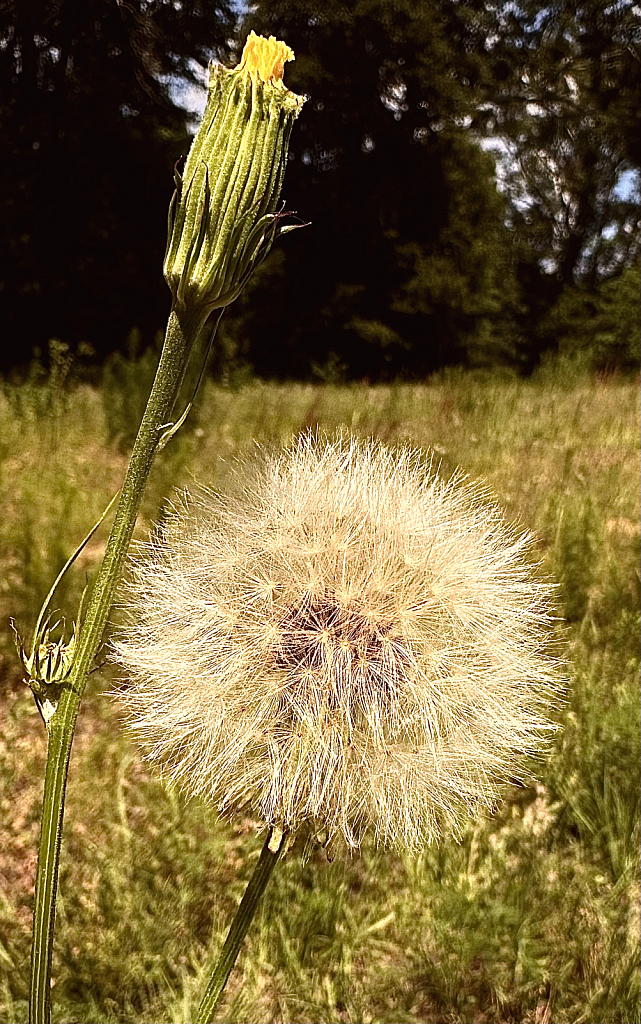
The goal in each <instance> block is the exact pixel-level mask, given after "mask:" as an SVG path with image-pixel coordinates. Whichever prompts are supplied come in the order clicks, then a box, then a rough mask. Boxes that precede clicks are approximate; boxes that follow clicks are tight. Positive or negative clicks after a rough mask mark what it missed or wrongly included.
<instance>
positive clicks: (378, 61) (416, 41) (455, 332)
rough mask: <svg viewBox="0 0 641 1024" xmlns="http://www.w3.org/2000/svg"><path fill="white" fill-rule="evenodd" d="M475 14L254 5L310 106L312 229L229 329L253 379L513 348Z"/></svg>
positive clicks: (423, 2) (307, 215)
mask: <svg viewBox="0 0 641 1024" xmlns="http://www.w3.org/2000/svg"><path fill="white" fill-rule="evenodd" d="M453 6H455V7H457V8H458V10H457V11H452V10H450V8H451V7H453ZM477 6H478V5H477ZM475 11H476V8H475V5H474V4H470V3H464V4H460V5H447V4H443V3H440V2H438V0H397V2H395V3H393V4H391V3H386V2H382V0H356V2H354V3H350V4H346V3H341V2H339V0H296V2H295V3H291V2H282V0H260V2H258V3H257V4H255V5H254V7H253V8H252V13H251V15H250V16H249V17H248V18H247V19H246V22H245V25H244V31H249V29H250V28H251V29H254V30H256V31H268V32H273V33H274V34H276V35H279V36H281V37H282V38H284V39H286V40H287V42H288V43H289V44H290V45H291V46H292V47H293V49H294V51H295V53H296V62H295V63H294V64H293V65H291V66H289V67H288V68H287V71H286V82H287V84H288V85H289V86H290V88H292V89H295V90H297V91H306V92H307V93H309V94H310V99H309V103H308V106H307V108H306V109H304V111H303V114H302V116H301V118H300V121H299V124H298V125H297V128H296V132H295V135H294V137H293V139H292V150H291V156H290V161H291V162H290V166H289V169H288V176H287V179H286V184H285V196H286V198H287V200H288V206H290V207H292V208H294V209H296V210H297V211H298V212H299V215H300V216H301V218H303V219H304V220H309V221H311V222H312V223H311V227H310V228H306V229H304V230H301V231H300V232H297V233H295V234H293V235H291V236H290V237H289V238H288V239H287V242H286V243H285V244H284V245H283V247H282V249H281V251H280V252H279V253H278V254H275V256H274V258H273V259H272V260H271V262H269V263H268V264H266V266H265V268H264V271H263V272H262V274H260V275H258V276H257V279H256V282H255V285H254V286H253V290H252V291H251V294H249V293H248V297H247V299H246V301H244V302H243V300H242V299H241V303H240V309H239V310H238V311H236V312H235V311H232V315H231V318H230V320H229V323H228V326H227V334H228V337H229V336H230V334H231V335H232V336H233V338H234V339H235V341H236V343H237V344H238V345H239V346H240V349H241V352H242V353H243V354H244V356H245V357H246V358H247V359H248V360H249V362H250V363H251V364H252V365H253V366H254V367H255V368H256V369H257V370H258V371H259V372H261V373H265V374H269V373H271V372H277V373H288V372H289V373H291V372H295V373H299V374H305V373H308V372H309V369H310V367H315V368H316V371H317V372H319V373H321V374H327V373H330V372H331V373H333V372H336V370H337V369H338V370H340V369H341V367H343V369H344V371H345V372H347V373H349V374H351V375H357V376H368V377H380V376H386V375H389V376H392V375H395V374H397V373H398V372H406V373H407V372H409V373H413V374H424V373H425V372H428V371H429V370H431V369H434V368H435V367H437V366H440V365H443V364H444V363H449V362H457V361H460V360H464V359H467V358H468V354H469V351H470V349H471V348H474V346H476V347H477V348H479V339H481V338H485V339H486V340H487V338H488V337H489V336H490V335H492V344H493V345H494V344H495V341H494V334H495V330H496V331H498V332H499V334H501V338H500V340H499V341H498V342H497V343H496V344H498V347H499V348H500V347H501V346H504V345H506V344H507V337H508V333H509V332H508V330H507V329H505V323H506V321H507V320H508V319H509V317H510V316H511V315H512V313H511V303H512V297H513V296H512V290H511V285H510V265H509V259H508V236H507V232H506V229H505V227H504V223H503V221H504V214H505V203H504V200H503V199H502V198H501V197H500V196H499V195H498V193H497V190H496V187H495V182H494V174H493V171H494V166H493V162H492V159H491V158H490V157H489V156H488V155H487V154H485V153H483V152H482V150H481V149H480V146H479V140H478V137H477V135H476V134H475V131H474V120H475V111H476V105H477V103H478V99H479V92H478V88H477V83H478V81H479V80H480V77H481V74H482V67H481V66H480V63H479V56H478V53H477V52H475V50H474V48H473V47H472V46H470V45H468V43H469V39H470V29H469V26H468V25H467V22H468V21H471V22H474V17H476V14H475ZM455 16H456V20H455ZM475 23H476V22H474V24H475ZM250 287H251V286H250ZM254 309H256V310H257V312H256V313H254V312H253V310H254ZM480 347H481V348H482V347H483V346H482V345H481V346H480Z"/></svg>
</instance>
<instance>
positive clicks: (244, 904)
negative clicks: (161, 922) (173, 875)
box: [196, 829, 285, 1024]
mask: <svg viewBox="0 0 641 1024" xmlns="http://www.w3.org/2000/svg"><path fill="white" fill-rule="evenodd" d="M272 835H273V830H272V829H270V831H269V833H268V835H267V839H266V840H265V845H264V846H263V849H262V851H261V854H260V857H259V859H258V864H257V865H256V867H255V869H254V873H253V875H252V876H251V878H250V880H249V884H248V886H247V888H246V889H245V893H244V895H243V898H242V900H241V901H240V906H239V907H238V910H237V911H236V916H235V918H234V920H233V921H232V923H231V927H230V929H229V931H228V933H227V938H226V939H225V945H224V946H223V948H222V951H221V953H220V956H219V957H218V961H217V963H216V966H215V967H214V970H213V973H212V975H211V977H210V979H209V984H208V985H207V990H206V992H205V994H204V996H203V998H202V1001H201V1004H200V1006H199V1007H198V1013H197V1015H196V1024H211V1022H212V1021H213V1019H214V1014H215V1012H216V1007H217V1006H218V1003H219V1000H220V997H221V996H222V994H223V991H224V989H225V985H226V984H227V979H228V978H229V975H230V974H231V972H232V969H233V967H234V964H235V963H236V958H237V956H238V954H239V952H240V947H241V946H242V944H243V942H244V940H245V936H246V935H247V932H248V930H249V926H250V924H251V923H252V921H253V919H254V914H255V913H256V910H257V909H258V904H259V903H260V899H261V897H262V895H263V893H264V891H265V889H266V887H267V883H268V881H269V879H270V876H271V873H272V871H273V870H274V868H275V867H276V862H277V860H278V857H279V855H280V852H281V850H282V849H283V846H284V843H285V837H284V836H283V837H282V838H281V841H280V843H279V844H278V848H277V849H276V851H275V852H274V851H273V849H272V848H271V846H273V843H272ZM270 844H271V845H270Z"/></svg>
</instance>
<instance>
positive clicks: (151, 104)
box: [0, 0, 233, 365]
mask: <svg viewBox="0 0 641 1024" xmlns="http://www.w3.org/2000/svg"><path fill="white" fill-rule="evenodd" d="M232 24H233V21H232V15H231V9H230V5H229V2H228V0H216V2H215V3H209V2H206V0H181V2H180V3H171V2H169V0H127V2H124V0H29V2H28V3H25V2H24V0H9V2H6V0H5V3H4V4H3V5H2V6H1V7H0V82H1V83H2V97H1V99H2V102H1V104H0V132H1V133H2V138H3V144H4V153H3V160H2V165H1V168H0V231H1V233H2V237H1V240H0V253H1V254H2V255H1V261H2V262H1V264H0V318H1V319H2V322H3V324H4V325H5V330H6V335H5V337H6V338H7V339H8V344H7V345H6V347H5V349H4V350H3V353H2V355H3V358H4V362H5V365H6V364H7V363H10V362H13V363H15V362H20V361H24V360H25V359H27V358H28V356H29V354H30V352H31V349H32V347H33V346H34V345H40V346H42V345H46V343H47V340H48V339H49V338H50V337H52V336H58V337H60V338H62V339H63V340H64V341H66V342H71V343H76V342H78V341H81V340H87V341H89V342H91V343H92V344H93V345H94V346H95V347H96V348H97V349H98V351H99V352H100V353H104V352H106V351H109V350H110V349H113V348H115V347H116V346H117V345H118V344H119V343H120V342H122V340H123V339H124V338H125V337H126V335H127V333H128V332H129V330H130V329H131V328H132V327H133V326H138V327H139V328H141V330H142V332H143V337H144V338H146V339H147V340H150V339H151V338H152V337H153V334H154V332H155V331H156V330H158V329H159V328H161V327H162V325H163V323H164V321H165V319H166V313H167V308H168V301H169V295H168V291H167V289H166V286H165V284H164V282H163V279H162V269H161V268H162V255H163V251H164V246H165V227H164V225H165V223H166V210H167V206H168V203H169V200H170V198H171V192H172V188H173V183H172V166H173V164H174V162H175V161H176V159H177V158H178V157H179V156H180V154H181V153H183V154H185V153H186V152H187V147H188V141H189V140H188V133H187V130H186V125H185V113H184V111H182V110H181V109H179V108H177V107H176V106H175V105H174V104H173V103H172V101H171V95H170V85H171V82H172V77H173V76H180V77H182V78H183V79H186V80H189V79H190V78H191V79H193V77H194V65H193V63H192V62H193V61H196V62H198V63H200V64H202V63H206V61H207V58H208V56H209V55H210V53H211V52H212V51H219V52H222V51H224V50H225V47H226V42H225V40H226V39H227V37H228V35H229V33H230V30H231V27H232Z"/></svg>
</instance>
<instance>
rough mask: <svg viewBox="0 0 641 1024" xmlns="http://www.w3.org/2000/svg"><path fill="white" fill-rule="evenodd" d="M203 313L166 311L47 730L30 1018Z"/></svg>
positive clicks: (46, 1014) (45, 975) (46, 968)
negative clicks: (82, 728)
mask: <svg viewBox="0 0 641 1024" xmlns="http://www.w3.org/2000/svg"><path fill="white" fill-rule="evenodd" d="M202 325H203V318H202V316H200V315H199V316H193V315H192V316H186V315H185V314H179V313H177V312H176V311H175V310H172V312H171V314H170V316H169V321H168V323H167V332H166V334H165V342H164V345H163V350H162V354H161V357H160V362H159V364H158V370H157V371H156V377H155V380H154V384H153V387H152V389H151V394H150V396H149V401H148V403H147V408H146V409H145V414H144V416H143V418H142V423H141V424H140V429H139V431H138V436H137V437H136V441H135V444H134V447H133V451H132V454H131V460H130V462H129V468H128V469H127V475H126V477H125V482H124V484H123V487H122V491H121V494H120V500H119V502H118V507H117V509H116V514H115V517H114V522H113V526H112V528H111V533H110V535H109V540H108V542H107V548H106V551H105V556H104V558H103V561H102V565H101V566H100V570H99V572H98V575H97V578H96V581H95V584H94V586H93V588H92V592H91V597H90V599H89V605H88V607H87V612H86V615H85V619H84V622H83V623H82V627H81V629H80V636H79V638H78V646H77V648H76V652H75V656H74V663H73V667H72V670H71V673H70V675H69V678H68V680H67V681H66V683H65V686H64V689H63V692H62V695H61V697H60V701H59V703H58V706H57V708H56V711H55V713H54V715H53V717H52V718H51V721H50V723H49V729H48V745H47V764H46V769H45V786H44V799H43V808H42V825H41V829H40V845H39V849H38V872H37V875H36V894H35V905H34V912H33V945H32V950H31V990H30V997H29V1024H49V1021H50V1019H51V991H50V989H51V982H50V978H51V960H52V951H53V932H54V924H55V910H56V892H57V888H58V869H59V865H60V842H61V837H62V821H63V815H64V803H65V790H66V785H67V772H68V768H69V757H70V755H71V745H72V743H73V735H74V729H75V724H76V719H77V717H78V711H79V709H80V701H81V699H82V694H83V691H84V688H85V685H86V681H87V675H88V673H89V671H90V669H91V666H92V663H93V660H94V658H95V656H96V652H97V650H98V647H99V646H100V643H101V641H102V637H103V633H104V629H105V625H106V622H107V616H108V615H109V610H110V608H111V605H112V602H113V598H114V592H115V589H116V586H117V584H118V580H119V578H120V574H121V572H122V567H123V563H124V560H125V557H126V554H127V549H128V547H129V542H130V540H131V536H132V533H133V530H134V526H135V524H136V517H137V515H138V510H139V508H140V503H141V500H142V496H143V492H144V489H145V484H146V483H147V478H148V476H149V472H150V470H151V466H152V463H153V461H154V456H155V455H156V452H157V450H158V447H159V445H160V443H161V440H162V437H163V433H164V431H165V429H166V428H167V421H168V419H169V417H170V416H171V413H172V409H173V406H174V403H175V401H176V398H177V395H178V390H179V388H180V384H181V382H182V379H183V376H184V373H185V368H186V366H187V361H188V359H189V355H190V352H191V351H192V349H193V346H194V344H195V342H196V340H197V337H198V334H199V332H200V330H201V327H202Z"/></svg>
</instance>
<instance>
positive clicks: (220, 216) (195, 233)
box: [164, 32, 304, 315]
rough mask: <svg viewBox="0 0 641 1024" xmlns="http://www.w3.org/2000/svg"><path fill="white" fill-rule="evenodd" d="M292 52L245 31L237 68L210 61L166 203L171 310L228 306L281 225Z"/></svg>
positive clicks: (292, 112) (293, 107)
mask: <svg viewBox="0 0 641 1024" xmlns="http://www.w3.org/2000/svg"><path fill="white" fill-rule="evenodd" d="M293 58H294V54H293V52H292V51H291V50H290V48H289V47H288V46H286V45H285V43H282V42H279V41H278V40H276V39H275V38H274V37H273V36H271V37H270V38H269V39H265V38H263V37H262V36H257V35H255V33H253V32H252V33H251V34H250V36H249V38H248V40H247V43H246V45H245V49H244V50H243V55H242V59H241V62H240V64H239V65H238V66H237V67H236V68H233V69H229V68H224V67H221V66H220V65H218V64H213V65H211V67H210V83H209V98H208V101H207V107H206V109H205V113H204V116H203V120H202V123H201V125H200V128H199V129H198V132H197V134H196V137H195V139H194V141H193V144H192V147H191V149H190V151H189V156H188V157H187V162H186V164H185V168H184V173H183V176H182V178H181V177H180V176H179V175H178V174H177V175H176V185H177V191H176V195H175V196H174V200H173V202H172V206H171V209H170V223H169V239H168V243H167V252H166V255H165V263H164V273H165V278H166V280H167V283H168V284H169V287H170V288H171V292H172V295H173V299H174V307H176V308H193V309H200V310H201V312H203V313H204V314H207V315H208V314H209V313H210V312H212V311H213V310H215V309H220V308H221V307H222V306H226V305H228V304H229V303H230V302H233V301H234V299H235V298H237V296H238V295H239V293H240V291H241V290H242V288H243V287H244V285H245V283H246V282H247V280H248V278H249V277H250V275H251V273H252V271H253V270H254V269H255V268H256V267H257V266H258V264H259V263H261V262H262V260H263V259H264V258H265V256H266V255H267V253H268V252H269V250H270V248H271V245H272V243H273V241H274V239H275V238H276V237H277V236H278V235H279V234H283V233H284V232H285V231H287V230H291V227H292V226H290V227H289V228H288V227H282V225H281V219H282V215H281V214H279V212H278V211H277V206H278V201H279V197H280V190H281V185H282V180H283V175H284V173H285V165H286V162H287V151H288V147H289V136H290V134H291V130H292V126H293V123H294V120H295V119H296V117H297V116H298V114H299V113H300V110H301V108H302V105H303V103H304V97H302V96H297V95H296V94H295V93H293V92H290V90H289V89H287V88H286V87H285V86H284V84H283V67H284V64H285V62H286V61H289V60H293Z"/></svg>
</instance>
